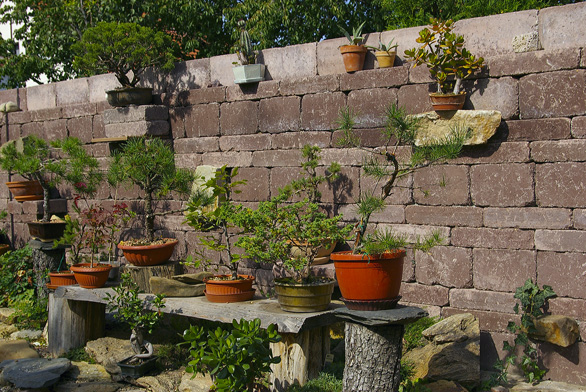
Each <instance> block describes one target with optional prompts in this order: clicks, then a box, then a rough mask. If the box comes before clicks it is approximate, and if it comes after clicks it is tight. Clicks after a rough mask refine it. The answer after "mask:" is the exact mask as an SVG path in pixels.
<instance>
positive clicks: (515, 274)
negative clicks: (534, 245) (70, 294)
mask: <svg viewBox="0 0 586 392" xmlns="http://www.w3.org/2000/svg"><path fill="white" fill-rule="evenodd" d="M486 247H487V248H490V247H491V246H490V245H489V244H487V245H486ZM535 253H536V252H534V251H531V250H509V249H482V248H476V249H474V253H473V255H474V272H473V273H474V288H475V289H478V290H491V291H505V292H512V293H514V292H515V290H516V288H517V287H520V286H523V284H524V283H525V281H526V280H527V279H529V278H531V279H533V280H534V281H535V278H536V276H535V270H536V261H535ZM513 261H514V262H513ZM503 271H506V273H503Z"/></svg>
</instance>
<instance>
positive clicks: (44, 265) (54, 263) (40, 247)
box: [29, 239, 68, 298]
mask: <svg viewBox="0 0 586 392" xmlns="http://www.w3.org/2000/svg"><path fill="white" fill-rule="evenodd" d="M29 246H30V247H31V249H32V253H33V269H34V270H35V286H36V287H37V297H39V298H47V296H48V295H49V289H48V288H47V283H49V277H48V275H47V274H45V271H56V270H57V269H58V268H59V267H61V269H62V270H67V269H68V267H67V263H66V262H65V247H64V246H62V245H60V246H58V247H57V248H53V243H52V242H41V241H39V240H35V239H33V240H31V241H29Z"/></svg>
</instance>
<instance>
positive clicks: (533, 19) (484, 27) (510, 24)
mask: <svg viewBox="0 0 586 392" xmlns="http://www.w3.org/2000/svg"><path fill="white" fill-rule="evenodd" d="M537 14H538V11H537V10H529V11H520V12H510V13H506V14H498V15H491V16H485V17H481V18H470V19H463V20H459V21H457V22H456V23H455V26H454V32H456V33H457V34H461V35H463V36H464V37H465V45H466V48H467V49H468V50H470V51H471V52H472V54H474V55H476V56H483V57H490V56H494V55H497V54H505V53H512V52H513V45H512V42H513V38H514V37H516V36H518V35H521V34H527V33H531V32H534V31H536V30H537V21H538V20H537ZM486 31H491V32H492V34H490V35H489V36H487V35H486V34H485V32H486ZM544 47H545V46H544Z"/></svg>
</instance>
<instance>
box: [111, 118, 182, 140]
mask: <svg viewBox="0 0 586 392" xmlns="http://www.w3.org/2000/svg"><path fill="white" fill-rule="evenodd" d="M169 128H170V127H169V122H168V121H134V122H124V123H116V124H106V125H104V133H105V134H106V137H108V138H113V137H121V136H144V135H151V136H163V135H167V134H169Z"/></svg>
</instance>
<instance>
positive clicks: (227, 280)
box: [185, 166, 255, 303]
mask: <svg viewBox="0 0 586 392" xmlns="http://www.w3.org/2000/svg"><path fill="white" fill-rule="evenodd" d="M236 175H238V168H232V169H229V168H228V167H227V166H222V167H221V168H219V169H218V170H217V171H216V173H215V175H214V176H213V177H212V178H210V179H209V180H208V181H207V182H206V183H205V184H203V186H202V187H199V188H197V189H195V192H194V193H193V194H192V196H191V198H190V200H189V202H188V204H187V209H186V212H185V221H186V223H187V224H188V225H189V226H191V227H192V228H194V229H195V230H196V231H197V232H200V233H201V235H200V236H199V241H200V242H199V247H198V248H197V249H196V251H195V257H190V258H189V259H188V264H193V265H195V266H200V265H202V266H205V267H210V266H211V265H212V263H213V259H212V258H211V257H210V254H209V252H206V250H207V251H212V252H215V253H217V255H218V256H219V257H218V258H217V259H216V260H217V262H219V264H218V267H219V266H220V265H224V266H225V267H226V268H228V269H229V271H230V273H229V274H222V275H215V276H212V277H211V278H208V279H204V282H205V284H206V289H205V296H206V298H207V299H208V300H209V301H210V302H220V303H227V302H240V301H247V300H249V299H251V298H253V297H254V293H255V290H254V289H253V288H252V283H253V282H254V276H251V275H241V274H238V267H239V265H240V261H241V260H242V258H243V257H244V256H245V255H243V254H242V253H241V252H237V251H236V240H237V238H238V237H239V236H241V235H243V234H245V230H244V229H242V219H243V218H242V214H243V213H244V211H245V210H244V208H243V206H242V205H241V204H237V203H234V201H233V200H232V194H234V193H240V190H239V189H238V187H239V186H240V185H243V184H245V183H246V181H245V180H240V181H234V177H236ZM216 204H217V206H216ZM213 206H215V208H214V207H213Z"/></svg>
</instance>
